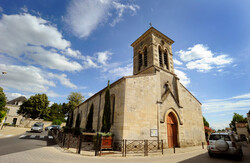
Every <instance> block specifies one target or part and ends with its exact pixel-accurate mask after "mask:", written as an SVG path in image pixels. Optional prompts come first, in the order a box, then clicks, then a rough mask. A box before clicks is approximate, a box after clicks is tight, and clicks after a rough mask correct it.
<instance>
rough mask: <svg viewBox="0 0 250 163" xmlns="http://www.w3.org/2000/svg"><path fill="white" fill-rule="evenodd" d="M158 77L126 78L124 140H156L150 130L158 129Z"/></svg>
mask: <svg viewBox="0 0 250 163" xmlns="http://www.w3.org/2000/svg"><path fill="white" fill-rule="evenodd" d="M156 79H157V78H156V75H142V76H135V77H131V78H126V91H125V108H124V135H123V138H124V139H132V140H143V139H154V140H155V139H156V137H150V129H157V105H156V101H157V96H156V94H157V86H156V82H157V80H156Z"/></svg>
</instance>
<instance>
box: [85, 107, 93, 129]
mask: <svg viewBox="0 0 250 163" xmlns="http://www.w3.org/2000/svg"><path fill="white" fill-rule="evenodd" d="M93 114H94V104H93V103H92V105H91V107H90V111H89V114H88V119H87V124H86V131H87V132H91V131H92V130H93Z"/></svg>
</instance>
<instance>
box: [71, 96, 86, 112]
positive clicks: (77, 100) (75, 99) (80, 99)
mask: <svg viewBox="0 0 250 163" xmlns="http://www.w3.org/2000/svg"><path fill="white" fill-rule="evenodd" d="M67 99H68V100H69V105H70V108H71V109H72V110H74V109H75V108H76V107H77V106H78V105H80V104H81V103H82V102H83V101H84V96H83V95H82V94H81V93H80V92H71V93H70V95H69V96H68V98H67Z"/></svg>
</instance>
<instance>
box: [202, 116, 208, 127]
mask: <svg viewBox="0 0 250 163" xmlns="http://www.w3.org/2000/svg"><path fill="white" fill-rule="evenodd" d="M203 123H204V126H207V127H209V123H208V121H207V120H206V118H205V117H204V116H203Z"/></svg>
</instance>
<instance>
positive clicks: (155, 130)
mask: <svg viewBox="0 0 250 163" xmlns="http://www.w3.org/2000/svg"><path fill="white" fill-rule="evenodd" d="M150 136H151V137H156V136H158V130H157V129H150Z"/></svg>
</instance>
